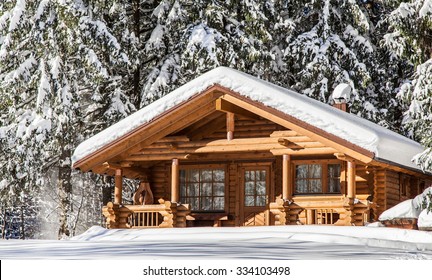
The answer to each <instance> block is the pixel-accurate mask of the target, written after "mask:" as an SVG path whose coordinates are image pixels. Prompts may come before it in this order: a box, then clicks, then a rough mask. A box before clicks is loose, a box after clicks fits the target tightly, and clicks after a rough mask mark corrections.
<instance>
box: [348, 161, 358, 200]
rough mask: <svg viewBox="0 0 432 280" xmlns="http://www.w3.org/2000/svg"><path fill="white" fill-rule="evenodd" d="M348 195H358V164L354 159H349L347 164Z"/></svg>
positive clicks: (349, 196)
mask: <svg viewBox="0 0 432 280" xmlns="http://www.w3.org/2000/svg"><path fill="white" fill-rule="evenodd" d="M347 169H348V170H347V177H348V182H347V183H348V184H347V188H348V190H347V197H348V198H355V197H356V164H355V162H353V161H348V165H347Z"/></svg>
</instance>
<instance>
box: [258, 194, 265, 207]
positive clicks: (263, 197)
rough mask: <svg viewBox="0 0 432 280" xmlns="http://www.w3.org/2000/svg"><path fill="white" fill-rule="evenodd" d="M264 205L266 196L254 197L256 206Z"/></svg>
mask: <svg viewBox="0 0 432 280" xmlns="http://www.w3.org/2000/svg"><path fill="white" fill-rule="evenodd" d="M265 205H266V197H265V196H261V195H260V196H257V198H256V206H265Z"/></svg>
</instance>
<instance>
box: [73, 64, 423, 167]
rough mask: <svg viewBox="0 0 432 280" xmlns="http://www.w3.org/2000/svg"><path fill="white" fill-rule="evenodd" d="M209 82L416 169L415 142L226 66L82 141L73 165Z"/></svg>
mask: <svg viewBox="0 0 432 280" xmlns="http://www.w3.org/2000/svg"><path fill="white" fill-rule="evenodd" d="M213 85H220V86H222V87H225V88H228V89H230V90H232V91H233V92H236V93H238V94H240V95H242V96H244V97H247V98H249V99H251V100H253V101H256V102H260V103H262V104H264V105H265V106H268V107H271V108H274V109H276V110H278V111H280V112H282V113H285V114H287V115H290V116H292V117H294V118H297V119H299V120H302V121H303V122H305V123H307V124H310V125H312V126H315V127H317V128H319V129H321V130H323V131H325V132H327V133H330V134H333V135H335V136H337V137H339V138H341V139H344V140H346V141H348V142H350V143H352V144H354V145H357V146H359V147H361V148H364V149H365V150H368V151H370V152H372V153H374V154H375V159H376V160H380V161H386V162H391V163H394V164H397V165H401V166H404V167H408V168H411V169H416V170H419V167H418V166H416V165H415V164H414V163H413V162H412V158H413V156H414V155H416V154H418V153H420V152H422V151H423V148H422V147H421V145H420V144H419V143H417V142H415V141H412V140H410V139H408V138H406V137H404V136H402V135H400V134H397V133H395V132H392V131H390V130H388V129H386V128H384V127H381V126H379V125H377V124H375V123H372V122H370V121H368V120H365V119H362V118H360V117H358V116H356V115H353V114H348V113H346V112H343V111H341V110H338V109H336V108H333V107H331V106H329V105H327V104H324V103H322V102H319V101H317V100H314V99H312V98H309V97H307V96H305V95H302V94H299V93H297V92H295V91H292V90H290V89H286V88H283V87H280V86H277V85H275V84H272V83H269V82H266V81H263V80H261V79H259V78H256V77H253V76H251V75H249V74H246V73H243V72H240V71H237V70H234V69H231V68H227V67H218V68H215V69H213V70H211V71H209V72H207V73H205V74H203V75H201V76H199V77H197V78H196V79H194V80H192V81H190V82H188V83H186V84H185V85H183V86H181V87H179V88H178V89H176V90H174V91H172V92H171V93H169V94H167V95H166V96H164V97H162V98H160V99H158V100H157V101H155V102H153V103H151V104H149V105H148V106H146V107H144V108H142V109H140V110H139V111H137V112H135V113H134V114H132V115H130V116H128V117H126V118H125V119H123V120H121V121H119V122H118V123H116V124H114V125H112V126H110V127H108V128H107V129H105V130H103V131H101V132H100V133H98V134H96V135H95V136H93V137H91V138H90V139H88V140H86V141H84V142H82V143H81V144H80V145H79V146H78V147H77V148H76V150H75V152H74V154H73V156H72V161H73V164H75V163H76V162H77V161H79V160H81V159H83V158H85V157H86V156H89V155H91V154H92V153H93V152H95V151H97V150H99V149H101V148H103V147H104V146H106V145H108V144H110V143H112V142H114V141H116V140H117V139H119V138H120V137H122V136H124V135H126V134H127V133H129V132H131V131H133V130H134V129H136V128H137V127H139V126H142V125H143V124H146V123H148V122H150V121H151V120H152V119H154V118H155V117H157V116H159V115H160V114H162V113H164V112H165V111H167V110H169V109H171V108H173V107H174V106H176V105H178V104H180V103H181V102H184V101H186V100H188V99H190V98H191V97H193V96H195V95H197V94H199V93H200V92H203V91H204V90H206V89H208V88H209V87H211V86H213Z"/></svg>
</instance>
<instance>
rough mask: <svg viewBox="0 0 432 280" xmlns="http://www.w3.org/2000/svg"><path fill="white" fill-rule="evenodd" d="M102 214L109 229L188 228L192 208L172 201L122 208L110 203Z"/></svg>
mask: <svg viewBox="0 0 432 280" xmlns="http://www.w3.org/2000/svg"><path fill="white" fill-rule="evenodd" d="M102 212H103V214H104V216H105V217H106V225H107V228H156V227H159V228H168V227H186V216H187V215H188V214H189V213H190V207H189V205H187V204H177V203H172V202H170V201H160V204H151V205H121V206H120V205H116V204H113V203H111V202H110V203H108V204H107V206H105V207H104V208H103V209H102Z"/></svg>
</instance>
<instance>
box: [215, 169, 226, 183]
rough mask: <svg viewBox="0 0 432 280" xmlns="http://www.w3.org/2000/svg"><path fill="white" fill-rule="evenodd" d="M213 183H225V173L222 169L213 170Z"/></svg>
mask: <svg viewBox="0 0 432 280" xmlns="http://www.w3.org/2000/svg"><path fill="white" fill-rule="evenodd" d="M213 181H215V182H221V183H225V171H224V170H221V169H216V170H213Z"/></svg>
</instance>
